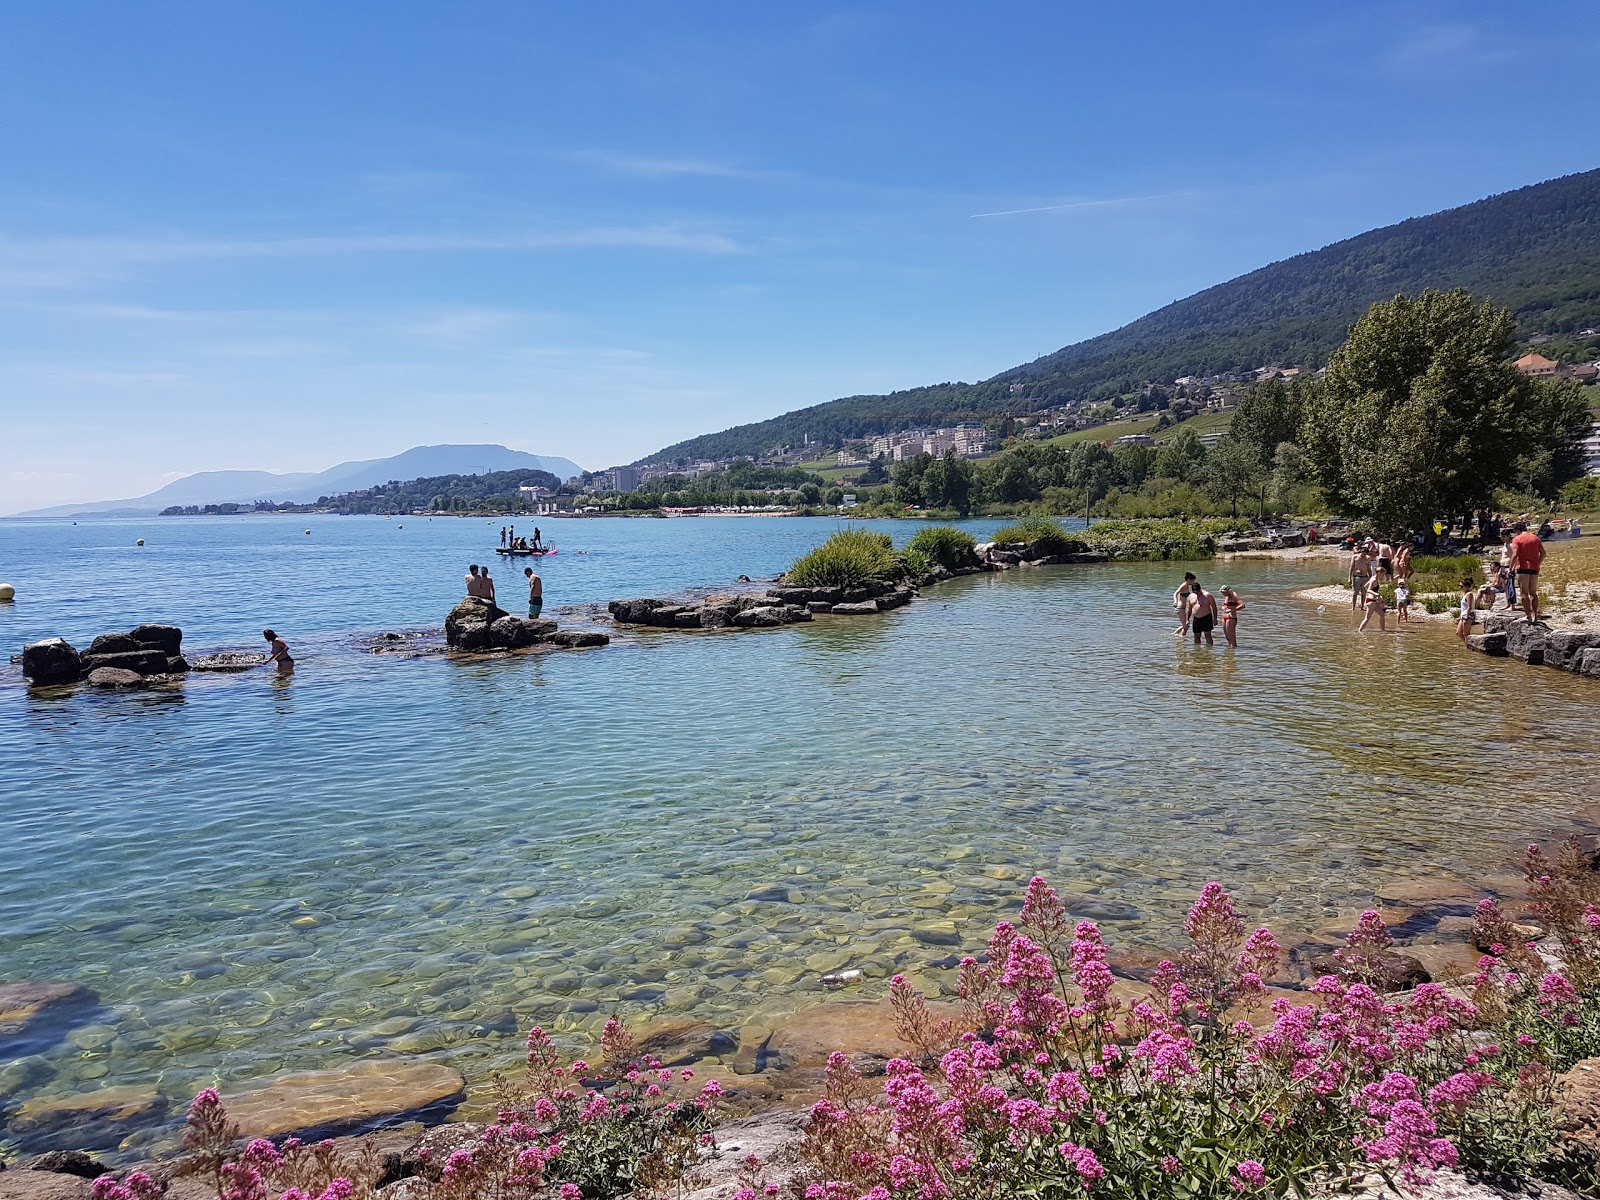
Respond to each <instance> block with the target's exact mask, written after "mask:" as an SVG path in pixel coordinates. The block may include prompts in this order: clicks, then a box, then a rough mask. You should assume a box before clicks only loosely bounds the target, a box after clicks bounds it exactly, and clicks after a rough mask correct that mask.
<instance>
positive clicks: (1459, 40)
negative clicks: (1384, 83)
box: [1383, 24, 1517, 75]
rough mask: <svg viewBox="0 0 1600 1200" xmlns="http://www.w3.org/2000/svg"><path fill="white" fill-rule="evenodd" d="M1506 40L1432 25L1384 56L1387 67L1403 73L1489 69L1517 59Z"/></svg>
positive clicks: (1472, 29) (1464, 28) (1471, 29)
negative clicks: (1468, 68) (1477, 67)
mask: <svg viewBox="0 0 1600 1200" xmlns="http://www.w3.org/2000/svg"><path fill="white" fill-rule="evenodd" d="M1516 53H1517V51H1516V48H1515V47H1514V46H1513V45H1512V44H1511V43H1510V42H1508V41H1507V40H1506V39H1505V38H1491V37H1490V36H1489V35H1488V34H1486V33H1485V32H1484V31H1483V30H1481V29H1478V28H1476V27H1474V26H1471V25H1461V24H1449V25H1429V26H1425V27H1424V28H1421V29H1418V30H1417V31H1416V32H1414V33H1412V34H1410V35H1409V36H1407V37H1404V38H1401V39H1400V40H1399V41H1397V42H1395V43H1394V45H1392V46H1390V47H1389V49H1388V51H1387V53H1386V54H1385V55H1384V60H1383V61H1384V65H1385V66H1386V67H1387V68H1388V69H1389V70H1390V71H1391V72H1396V73H1400V74H1407V75H1412V74H1417V73H1425V72H1433V71H1438V70H1449V71H1454V70H1459V69H1461V68H1463V67H1473V66H1486V65H1489V64H1492V63H1503V62H1507V61H1509V60H1511V59H1513V58H1515V57H1516Z"/></svg>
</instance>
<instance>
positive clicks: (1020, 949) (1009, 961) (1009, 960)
mask: <svg viewBox="0 0 1600 1200" xmlns="http://www.w3.org/2000/svg"><path fill="white" fill-rule="evenodd" d="M1005 964H1006V965H1005V972H1004V973H1003V974H1002V975H1001V976H1000V986H1001V987H1005V988H1012V989H1021V988H1025V987H1028V986H1029V985H1030V984H1034V985H1036V984H1040V983H1044V984H1049V983H1052V982H1054V980H1055V977H1056V973H1055V968H1054V967H1052V966H1051V965H1050V958H1049V956H1048V955H1047V954H1045V952H1044V950H1042V949H1041V948H1040V947H1039V946H1038V944H1037V943H1035V942H1034V941H1033V940H1032V939H1031V938H1029V937H1028V936H1027V935H1026V934H1021V933H1019V934H1017V936H1016V937H1015V938H1014V939H1012V941H1011V944H1010V946H1009V947H1008V949H1007V952H1006V959H1005Z"/></svg>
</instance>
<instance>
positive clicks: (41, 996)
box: [0, 979, 100, 1058]
mask: <svg viewBox="0 0 1600 1200" xmlns="http://www.w3.org/2000/svg"><path fill="white" fill-rule="evenodd" d="M99 1002H100V998H99V997H98V996H96V995H95V994H94V993H93V992H91V991H90V990H89V989H88V988H85V987H79V986H78V985H77V984H75V983H63V982H60V981H53V980H30V979H22V980H17V981H15V982H12V983H0V1057H4V1058H17V1057H20V1056H22V1055H24V1054H27V1053H30V1047H32V1046H34V1044H35V1043H44V1042H48V1041H51V1040H54V1037H55V1036H56V1035H57V1034H59V1033H61V1032H62V1031H64V1030H65V1029H66V1028H67V1027H68V1026H69V1025H71V1024H73V1023H74V1022H76V1021H78V1020H80V1019H81V1018H83V1017H85V1016H87V1015H88V1013H90V1012H91V1011H92V1010H93V1009H94V1007H95V1005H97V1004H98V1003H99Z"/></svg>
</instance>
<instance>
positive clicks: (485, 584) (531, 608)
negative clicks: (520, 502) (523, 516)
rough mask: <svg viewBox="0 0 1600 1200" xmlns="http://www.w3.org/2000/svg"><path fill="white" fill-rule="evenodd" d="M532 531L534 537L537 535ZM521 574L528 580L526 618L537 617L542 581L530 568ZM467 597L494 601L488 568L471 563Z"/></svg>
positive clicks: (542, 586)
mask: <svg viewBox="0 0 1600 1200" xmlns="http://www.w3.org/2000/svg"><path fill="white" fill-rule="evenodd" d="M538 532H539V531H538V530H534V535H535V536H537V535H538ZM522 574H523V575H524V576H525V577H526V578H527V580H528V616H529V618H534V617H537V616H538V615H539V614H540V613H541V612H543V611H544V580H542V579H540V578H539V576H538V575H536V574H535V573H534V570H533V568H532V567H524V568H523V571H522ZM466 584H467V595H469V596H477V597H478V598H479V599H480V600H487V601H488V602H489V603H490V604H493V603H494V602H495V599H494V580H493V579H491V578H489V568H488V567H480V566H479V565H478V564H477V563H472V564H471V565H470V566H468V567H467V575H466Z"/></svg>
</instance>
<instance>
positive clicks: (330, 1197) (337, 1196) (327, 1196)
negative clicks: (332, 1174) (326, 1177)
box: [317, 1179, 356, 1200]
mask: <svg viewBox="0 0 1600 1200" xmlns="http://www.w3.org/2000/svg"><path fill="white" fill-rule="evenodd" d="M355 1190H356V1185H355V1184H353V1183H351V1182H350V1181H349V1180H348V1179H335V1180H333V1181H332V1182H331V1183H329V1184H328V1186H327V1187H325V1188H323V1189H322V1194H321V1195H320V1196H318V1197H317V1200H350V1197H351V1196H352V1195H354V1194H355Z"/></svg>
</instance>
